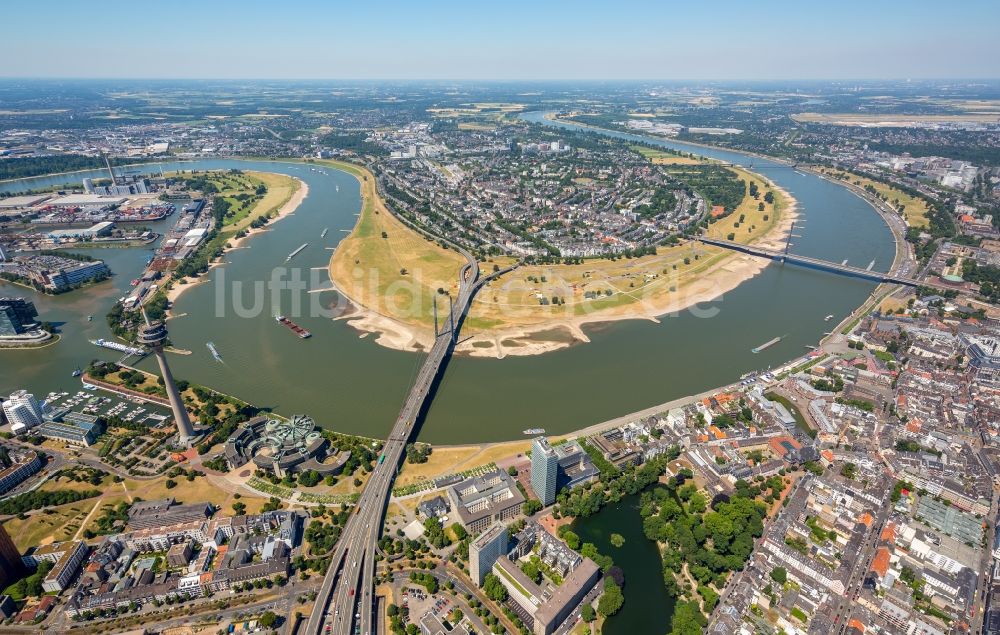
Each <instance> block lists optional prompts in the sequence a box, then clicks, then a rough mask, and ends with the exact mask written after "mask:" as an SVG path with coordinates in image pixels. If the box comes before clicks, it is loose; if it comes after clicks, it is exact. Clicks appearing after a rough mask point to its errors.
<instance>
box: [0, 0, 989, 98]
mask: <svg viewBox="0 0 1000 635" xmlns="http://www.w3.org/2000/svg"><path fill="white" fill-rule="evenodd" d="M0 16H2V18H3V19H2V22H3V24H4V28H3V29H2V30H3V37H0V76H5V77H60V78H69V77H80V78H185V79H201V78H208V79H230V78H231V79H254V78H266V79H347V80H354V79H449V80H457V79H470V80H544V79H568V80H606V79H619V80H628V79H657V80H670V79H676V80H725V79H734V80H753V79H757V80H771V79H925V78H933V79H948V78H998V77H1000V35H998V34H997V31H996V29H997V25H1000V2H998V1H997V0H987V1H984V0H967V1H962V2H951V3H943V2H940V1H938V2H929V1H925V0H907V1H905V2H903V1H897V0H865V1H864V2H859V1H856V0H839V1H838V2H836V3H828V2H817V1H815V0H796V1H790V0H760V1H756V2H755V1H753V0H741V1H739V2H729V1H728V0H715V1H714V2H698V1H697V0H684V1H683V2H670V1H668V0H662V1H660V2H636V1H632V0H613V1H606V2H592V1H589V0H581V1H577V2H572V3H571V2H545V1H544V0H534V1H522V0H506V1H505V2H477V1H476V0H467V1H465V2H453V1H450V0H449V1H435V0H413V1H399V2H388V1H380V0H354V1H353V2H343V3H342V2H334V1H322V2H321V1H311V0H282V1H280V2H278V1H274V0H272V1H270V2H264V1H260V0H242V1H239V2H236V1H232V0H201V1H197V2H196V1H190V0H170V1H167V2H156V3H146V2H134V1H128V2H125V1H120V0H101V1H99V2H86V3H84V2H79V1H70V0H65V1H64V0H48V1H46V0H35V1H31V2H28V1H25V0H12V1H11V2H4V3H3V4H2V5H0Z"/></svg>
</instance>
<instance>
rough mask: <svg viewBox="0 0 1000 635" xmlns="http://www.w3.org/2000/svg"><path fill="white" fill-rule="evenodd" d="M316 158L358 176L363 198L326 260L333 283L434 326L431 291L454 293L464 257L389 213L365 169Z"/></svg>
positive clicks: (398, 315) (397, 315) (363, 300)
mask: <svg viewBox="0 0 1000 635" xmlns="http://www.w3.org/2000/svg"><path fill="white" fill-rule="evenodd" d="M319 163H324V164H326V165H330V166H332V167H335V168H339V169H342V170H345V171H347V172H349V173H351V174H353V175H354V176H355V177H357V178H358V180H359V181H360V182H361V191H362V198H363V201H364V202H363V205H362V209H361V216H360V218H359V219H358V223H357V225H356V226H355V228H354V231H352V232H351V234H350V235H349V236H347V237H346V238H344V239H343V240H342V241H341V242H340V245H338V246H337V250H336V251H335V252H334V254H333V257H332V258H331V259H330V278H331V279H332V280H333V282H334V284H335V285H336V287H337V288H338V289H340V290H341V291H342V292H343V293H344V294H346V295H347V296H348V297H349V298H351V299H352V300H354V301H355V302H357V303H359V304H361V305H362V306H364V307H365V308H367V309H369V310H372V311H375V312H376V313H380V314H382V315H386V316H389V317H392V318H394V319H396V320H399V321H400V322H404V323H406V324H410V325H414V326H419V327H426V328H433V320H434V318H433V308H432V300H433V296H434V295H435V294H436V293H437V290H438V289H444V290H446V291H448V292H451V293H452V294H456V293H457V292H458V272H459V270H460V269H461V267H462V265H463V264H464V263H465V259H464V258H463V257H462V256H461V255H460V254H459V253H457V252H455V251H452V250H450V249H444V248H443V247H441V246H440V245H438V244H436V243H434V242H432V241H430V240H428V239H426V238H424V237H423V236H422V235H420V234H418V233H417V232H415V231H413V230H412V229H410V228H408V227H407V226H406V225H404V224H403V223H402V222H401V221H399V220H398V219H397V218H396V217H395V216H393V215H392V214H391V213H389V211H388V209H387V208H386V206H385V203H384V201H382V199H381V197H379V196H378V195H377V193H376V191H375V181H374V178H373V177H372V175H371V173H370V172H369V171H368V170H367V169H365V168H361V167H358V166H355V165H352V164H349V163H341V162H336V161H322V162H319ZM445 302H447V300H446V299H445ZM443 313H444V312H442V314H443Z"/></svg>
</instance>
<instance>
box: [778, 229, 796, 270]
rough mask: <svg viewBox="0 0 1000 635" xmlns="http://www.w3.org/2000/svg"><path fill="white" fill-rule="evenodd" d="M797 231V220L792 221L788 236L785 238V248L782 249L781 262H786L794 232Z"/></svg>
mask: <svg viewBox="0 0 1000 635" xmlns="http://www.w3.org/2000/svg"><path fill="white" fill-rule="evenodd" d="M793 233H795V221H792V226H791V227H789V228H788V238H786V239H785V248H784V249H782V250H781V262H782V263H784V262H785V258H786V257H787V256H788V248H789V247H791V245H792V234H793Z"/></svg>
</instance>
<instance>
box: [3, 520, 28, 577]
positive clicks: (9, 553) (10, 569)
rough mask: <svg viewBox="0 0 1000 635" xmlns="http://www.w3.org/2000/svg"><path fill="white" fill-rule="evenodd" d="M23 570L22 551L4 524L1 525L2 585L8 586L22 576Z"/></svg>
mask: <svg viewBox="0 0 1000 635" xmlns="http://www.w3.org/2000/svg"><path fill="white" fill-rule="evenodd" d="M23 570H24V564H23V563H22V562H21V552H20V551H18V550H17V546H16V545H15V544H14V541H13V540H11V539H10V535H9V534H8V533H7V530H6V529H4V526H3V525H0V587H2V588H7V585H8V584H11V583H12V582H14V581H15V580H17V579H18V578H19V577H20V574H21V572H22V571H23Z"/></svg>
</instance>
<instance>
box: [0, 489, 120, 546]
mask: <svg viewBox="0 0 1000 635" xmlns="http://www.w3.org/2000/svg"><path fill="white" fill-rule="evenodd" d="M99 501H100V499H99V498H89V499H87V500H82V501H77V502H75V503H69V504H67V505H60V506H59V507H55V508H53V509H51V510H49V511H48V512H38V513H35V514H32V515H31V516H28V517H27V518H26V519H25V520H20V519H18V518H12V519H11V520H8V521H7V522H5V523H4V524H3V526H4V529H6V530H7V533H8V534H10V537H11V539H12V540H13V541H14V544H15V545H17V548H18V549H19V550H20V551H21V552H22V553H23V552H24V551H27V549H28V548H29V547H34V546H38V545H47V544H49V543H51V542H60V541H63V540H69V539H70V538H72V537H73V536H75V535H76V533H77V531H78V530H79V529H80V525H81V523H83V520H84V519H85V518H86V517H87V515H88V514H89V513H90V511H91V510H92V509H94V507H95V506H96V505H97V504H98V502H99Z"/></svg>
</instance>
